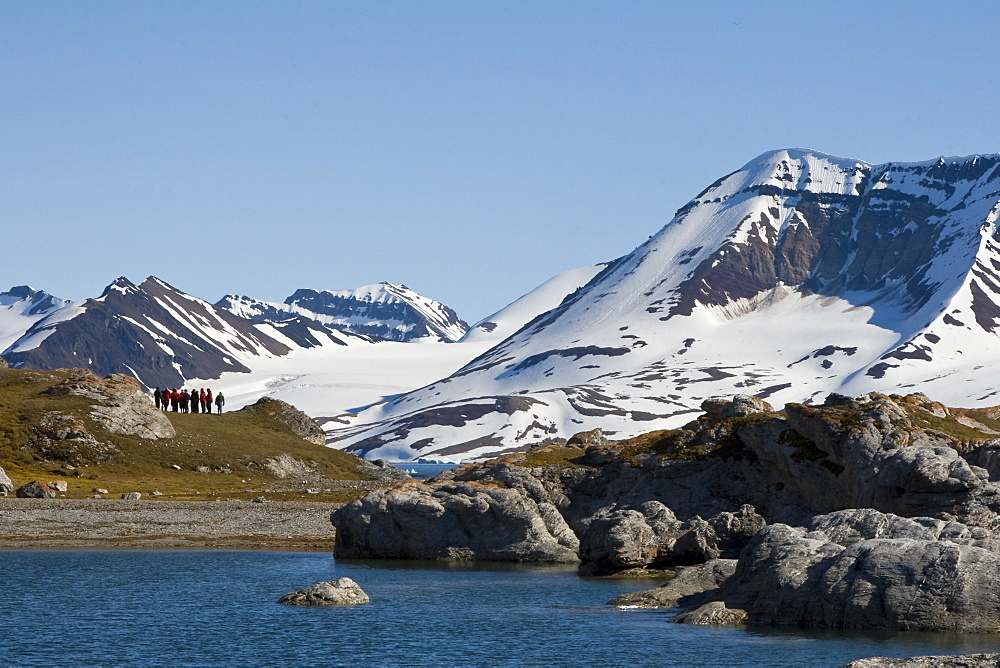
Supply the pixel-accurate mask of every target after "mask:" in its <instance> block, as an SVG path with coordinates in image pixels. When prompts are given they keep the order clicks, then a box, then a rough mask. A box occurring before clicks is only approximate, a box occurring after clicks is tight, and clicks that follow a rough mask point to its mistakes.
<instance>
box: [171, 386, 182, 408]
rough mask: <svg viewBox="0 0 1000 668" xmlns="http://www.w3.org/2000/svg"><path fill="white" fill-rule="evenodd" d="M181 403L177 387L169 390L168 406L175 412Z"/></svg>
mask: <svg viewBox="0 0 1000 668" xmlns="http://www.w3.org/2000/svg"><path fill="white" fill-rule="evenodd" d="M180 405H181V393H180V392H178V391H177V388H176V387H175V388H174V389H172V390H170V408H171V409H172V410H173V411H174V412H175V413H176V412H177V409H178V408H179V407H180Z"/></svg>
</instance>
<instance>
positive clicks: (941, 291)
mask: <svg viewBox="0 0 1000 668" xmlns="http://www.w3.org/2000/svg"><path fill="white" fill-rule="evenodd" d="M998 165H1000V156H997V155H985V156H971V157H968V158H951V159H944V158H942V159H938V160H933V161H927V162H920V163H887V164H884V165H871V164H868V163H865V162H862V161H856V160H845V159H841V158H835V157H832V156H828V155H825V154H822V153H818V152H814V151H807V150H797V149H796V150H782V151H774V152H770V153H767V154H764V155H762V156H760V157H759V158H757V159H755V160H753V161H751V162H750V163H748V164H747V165H745V166H744V167H743V168H741V169H739V170H737V171H735V172H733V173H731V174H728V175H727V176H725V177H723V178H721V179H719V180H718V181H716V182H715V183H713V184H711V185H710V186H709V187H708V188H706V189H705V190H704V191H703V192H702V193H700V194H699V195H698V196H697V197H695V198H694V199H693V200H692V201H691V202H690V203H688V204H687V205H685V206H684V207H682V208H681V209H680V210H679V211H678V212H677V214H676V215H675V217H674V218H673V220H671V222H670V223H668V224H667V225H666V226H665V227H664V228H663V229H661V230H660V231H659V232H658V233H657V234H656V235H654V236H653V237H651V238H650V239H649V240H648V241H647V242H646V243H644V244H642V245H641V246H639V247H638V248H637V249H636V250H635V251H633V252H632V253H629V254H628V255H626V256H624V257H622V258H619V259H617V260H615V261H614V262H611V263H610V264H609V265H608V266H607V267H606V268H605V269H604V270H603V271H601V272H600V273H599V274H597V275H596V276H595V277H594V278H593V279H592V280H591V281H590V282H589V283H588V284H587V285H586V286H585V287H583V288H581V289H580V290H578V291H577V292H576V293H574V294H573V295H571V296H569V297H568V298H567V299H566V300H565V301H564V302H563V303H562V304H560V305H559V306H558V307H556V308H554V309H552V310H550V311H549V312H548V313H545V314H543V315H541V316H539V317H538V318H536V319H535V320H534V321H532V322H531V323H529V324H528V325H527V326H525V327H524V328H523V329H522V330H521V331H519V332H517V333H516V334H514V335H513V336H511V337H510V338H508V339H507V340H505V341H503V342H501V343H500V344H498V345H497V346H495V347H494V348H492V349H490V350H489V351H487V352H485V353H484V354H483V355H481V356H479V357H478V358H476V359H475V360H473V361H471V362H470V363H469V364H467V365H466V366H465V367H463V368H462V369H460V370H458V371H457V372H456V373H454V374H452V375H451V376H449V377H448V378H445V379H442V380H441V381H439V382H436V383H433V384H431V385H430V386H428V387H426V388H422V389H420V390H416V391H414V392H411V393H408V394H406V395H403V396H401V397H397V398H395V399H394V400H392V401H391V402H388V403H386V404H383V405H380V406H375V407H373V408H371V409H369V410H368V411H366V412H364V413H362V414H360V415H358V416H357V418H356V419H355V420H354V421H353V423H352V424H351V425H349V426H346V427H345V428H343V429H339V430H336V431H334V432H331V434H330V436H331V443H333V444H335V445H337V446H338V447H346V448H347V449H350V450H352V451H355V452H360V453H366V454H367V455H368V456H372V457H387V458H392V459H396V458H399V459H408V458H413V457H419V456H423V457H445V458H448V457H451V458H455V459H464V458H469V457H480V456H487V455H489V454H493V453H496V452H501V451H504V450H508V449H523V448H524V447H526V446H527V445H529V444H531V443H534V442H539V441H544V440H545V439H548V438H554V437H567V436H569V435H570V434H572V433H574V432H576V431H581V430H585V429H591V428H593V427H601V428H603V429H604V430H605V431H606V432H608V433H611V434H612V435H613V436H614V437H616V438H622V437H627V436H632V435H635V434H638V433H642V432H646V431H651V430H653V429H662V428H674V427H678V426H680V425H682V424H684V423H685V422H686V421H688V420H689V419H690V417H691V415H692V414H694V413H696V412H698V410H699V405H700V403H701V401H703V400H704V399H706V398H710V397H720V396H722V397H724V396H731V395H732V394H735V393H747V394H755V395H757V396H761V397H763V398H767V399H768V400H770V401H773V402H774V403H776V404H778V405H780V404H782V403H784V402H788V401H814V400H821V399H822V397H824V396H825V395H826V394H828V393H830V392H840V393H843V394H848V395H858V394H862V393H865V392H868V391H873V390H880V391H899V390H906V391H914V390H915V389H919V390H923V391H926V392H928V393H929V394H931V395H932V396H934V397H935V398H936V399H940V400H943V401H945V402H946V403H949V405H989V404H990V403H991V402H992V403H994V404H995V403H1000V401H997V397H998V396H1000V395H998V390H997V389H996V388H995V387H994V386H993V385H992V381H991V379H990V378H989V377H988V375H987V374H985V373H983V371H982V370H983V369H986V368H989V367H990V366H991V365H993V364H995V363H997V362H1000V341H998V339H997V334H996V329H997V326H998V322H1000V307H998V304H1000V254H998V253H1000V241H998V235H997V229H996V220H997V217H998V213H1000V167H998Z"/></svg>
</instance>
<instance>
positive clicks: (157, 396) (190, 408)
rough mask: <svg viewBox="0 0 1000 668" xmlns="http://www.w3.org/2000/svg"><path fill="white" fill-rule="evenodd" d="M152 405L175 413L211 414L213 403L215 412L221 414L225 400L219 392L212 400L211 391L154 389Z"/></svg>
mask: <svg viewBox="0 0 1000 668" xmlns="http://www.w3.org/2000/svg"><path fill="white" fill-rule="evenodd" d="M153 403H155V404H156V407H157V408H159V409H161V410H164V411H168V410H173V412H175V413H189V412H190V413H211V412H212V404H213V403H214V404H215V412H216V413H221V412H222V407H223V406H225V405H226V398H225V397H224V396H222V392H219V393H218V394H216V395H215V398H214V400H213V397H212V390H211V389H207V390H206V389H204V388H202V389H199V390H191V391H190V392H189V391H188V390H178V389H177V388H174V389H164V390H161V389H160V388H156V389H155V390H154V391H153Z"/></svg>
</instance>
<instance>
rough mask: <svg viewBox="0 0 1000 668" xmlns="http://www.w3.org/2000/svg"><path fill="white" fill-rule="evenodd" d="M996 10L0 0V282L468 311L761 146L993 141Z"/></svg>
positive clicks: (984, 145)
mask: <svg viewBox="0 0 1000 668" xmlns="http://www.w3.org/2000/svg"><path fill="white" fill-rule="evenodd" d="M998 25H1000V3H997V2H992V1H984V2H954V3H952V2H939V1H936V0H935V1H933V2H919V1H913V0H910V1H906V2H904V1H902V0H897V1H887V2H853V1H847V2H845V1H841V2H836V3H832V2H767V1H757V2H749V1H747V2H701V1H699V2H690V1H687V2H668V1H667V0H661V1H658V2H628V1H624V0H616V1H605V2H588V1H585V0H566V1H564V2H546V1H544V0H523V1H513V0H512V1H507V2H501V1H491V2H487V1H485V0H484V1H473V0H465V1H461V2H438V1H434V0H427V1H417V0H412V1H407V2H402V1H400V2H377V1H373V0H366V1H364V2H361V1H358V2H334V1H332V0H331V1H328V2H307V1H300V2H294V1H289V0H282V1H280V2H252V1H246V0H239V1H234V2H224V1H219V0H213V1H211V2H204V1H201V0H199V1H197V2H184V1H179V0H170V1H156V2H149V1H142V0H129V1H125V2H119V1H114V0H74V1H70V0H65V1H62V2H47V1H45V0H31V1H30V2H28V1H23V0H22V1H18V0H0V244H2V253H0V291H2V290H6V289H7V288H9V287H10V286H13V285H20V284H25V283H27V284H30V285H32V286H34V287H36V288H41V289H45V290H47V291H49V292H52V293H54V294H56V295H57V296H60V297H63V298H67V299H82V298H85V297H93V296H97V295H98V294H100V292H101V291H102V289H103V288H104V286H105V285H107V284H108V283H110V282H111V281H112V280H114V279H115V278H116V277H117V276H121V275H124V276H128V277H129V278H131V279H132V280H133V281H136V282H138V281H140V280H142V279H143V278H145V277H146V276H147V275H151V274H152V275H156V276H159V277H160V278H162V279H163V280H165V281H167V282H168V283H171V284H172V285H174V286H176V287H177V288H179V289H181V290H184V291H186V292H189V293H191V294H193V295H196V296H198V297H202V298H204V299H208V300H210V301H215V300H217V299H219V298H220V297H222V296H223V295H224V294H226V293H238V294H246V295H250V296H252V297H256V298H259V299H266V300H271V301H281V300H283V299H284V298H285V297H287V296H288V295H290V294H291V293H292V292H293V291H294V290H295V289H296V288H300V287H309V288H316V289H346V288H354V287H358V286H361V285H365V284H368V283H375V282H378V281H383V280H384V281H390V282H394V283H405V284H406V285H408V286H409V287H411V288H413V289H415V290H417V291H418V292H420V293H422V294H424V295H426V296H428V297H431V298H434V299H437V300H439V301H442V302H444V303H446V304H448V305H449V306H451V307H453V308H455V309H456V310H457V311H458V313H459V315H460V316H462V317H463V318H465V319H466V320H468V321H469V322H470V323H471V322H473V321H476V320H478V319H480V318H482V317H485V316H487V315H489V314H490V313H491V312H493V311H495V310H497V309H499V308H501V307H503V306H504V305H506V304H507V303H508V302H510V301H512V300H514V299H516V298H517V297H519V296H520V295H522V294H524V293H525V292H528V291H529V290H531V289H532V288H534V287H535V286H537V285H538V284H540V283H542V282H543V281H545V280H546V279H548V278H549V277H551V276H552V275H554V274H556V273H559V272H562V271H565V270H567V269H572V268H575V267H579V266H583V265H588V264H594V263H597V262H601V261H605V260H610V259H613V258H615V257H618V256H620V255H622V254H624V253H627V252H629V251H630V250H632V249H633V248H634V247H635V246H637V245H638V244H640V243H641V242H643V241H644V240H645V239H646V238H647V237H648V236H650V235H651V234H654V233H655V232H656V231H657V230H658V229H660V228H661V227H662V226H663V225H664V224H665V223H666V222H668V221H669V220H670V218H671V217H672V215H673V213H674V211H675V210H676V209H678V208H679V207H681V206H682V205H684V204H685V203H686V202H687V201H688V200H689V199H691V198H692V197H694V196H695V195H696V194H697V193H698V192H699V191H700V190H702V189H703V188H704V187H705V186H707V185H708V184H709V183H711V182H712V181H714V180H715V179H717V178H718V177H720V176H722V175H724V174H727V173H729V172H731V171H733V170H735V169H737V168H739V167H740V166H741V165H743V164H744V163H746V162H748V161H749V160H751V159H752V158H754V157H755V156H757V155H759V154H760V153H763V152H764V151H768V150H771V149H776V148H788V147H807V148H814V149H817V150H820V151H824V152H827V153H832V154H834V155H838V156H842V157H849V158H857V159H861V160H867V161H869V162H885V161H890V160H902V161H913V160H925V159H931V158H935V157H937V156H939V155H967V154H972V153H995V152H1000V135H998V129H997V128H998V123H997V121H998V116H1000V77H998V71H1000V58H998V57H997V54H996V48H997V38H996V34H997V26H998Z"/></svg>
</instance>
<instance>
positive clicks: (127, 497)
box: [122, 492, 142, 501]
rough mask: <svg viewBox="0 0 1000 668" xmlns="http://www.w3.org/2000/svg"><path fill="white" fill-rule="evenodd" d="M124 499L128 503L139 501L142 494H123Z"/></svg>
mask: <svg viewBox="0 0 1000 668" xmlns="http://www.w3.org/2000/svg"><path fill="white" fill-rule="evenodd" d="M122 498H123V499H125V500H126V501H138V500H139V499H141V498H142V494H141V493H139V492H125V493H124V494H122Z"/></svg>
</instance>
